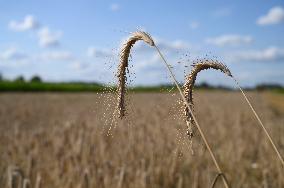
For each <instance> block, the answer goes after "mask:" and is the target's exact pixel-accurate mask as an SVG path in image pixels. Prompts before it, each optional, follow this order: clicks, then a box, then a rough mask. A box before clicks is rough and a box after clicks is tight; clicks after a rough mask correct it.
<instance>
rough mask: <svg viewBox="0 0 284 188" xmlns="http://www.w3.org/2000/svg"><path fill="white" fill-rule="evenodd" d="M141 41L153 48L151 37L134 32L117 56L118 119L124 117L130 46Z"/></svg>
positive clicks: (140, 32) (141, 32)
mask: <svg viewBox="0 0 284 188" xmlns="http://www.w3.org/2000/svg"><path fill="white" fill-rule="evenodd" d="M139 40H142V41H144V42H146V43H147V44H149V45H150V46H154V45H155V43H154V41H153V39H152V37H151V36H150V35H149V34H148V33H146V32H144V31H136V32H134V33H132V34H131V36H130V37H129V38H128V39H127V40H126V42H125V43H124V44H123V45H122V48H121V50H120V54H119V66H118V72H117V77H118V88H117V91H118V104H117V106H118V112H119V117H120V118H122V117H123V116H124V115H125V110H126V107H125V102H124V97H125V92H126V87H125V84H126V79H127V77H126V69H127V67H128V58H129V55H130V50H131V48H132V46H133V45H134V44H135V42H137V41H139Z"/></svg>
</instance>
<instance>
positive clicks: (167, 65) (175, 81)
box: [154, 45, 229, 188]
mask: <svg viewBox="0 0 284 188" xmlns="http://www.w3.org/2000/svg"><path fill="white" fill-rule="evenodd" d="M154 46H155V48H156V50H157V51H158V53H159V55H160V57H161V59H162V60H163V62H164V63H165V65H166V67H167V69H168V71H169V72H170V75H171V77H172V79H173V80H174V83H175V85H176V87H177V88H178V90H179V93H180V96H181V97H182V100H183V102H184V103H185V105H186V106H187V107H188V109H189V111H190V113H191V114H192V117H193V120H194V121H195V123H196V127H197V129H198V130H199V132H200V135H201V137H202V139H203V141H204V143H205V145H206V147H207V149H208V151H209V153H210V155H211V158H212V159H213V162H214V164H215V166H216V168H217V170H218V173H219V174H223V172H222V170H221V168H220V166H219V164H218V162H217V160H216V157H215V155H214V153H213V152H212V149H211V147H210V145H209V144H208V141H207V139H206V137H205V135H204V133H203V131H202V129H201V127H200V126H199V123H198V121H197V120H196V117H195V115H194V114H193V111H192V109H191V106H190V105H189V103H188V102H187V101H186V99H185V96H184V94H183V92H182V90H181V88H180V86H179V85H178V82H177V80H176V78H175V76H174V73H173V72H172V70H171V68H170V66H169V64H168V63H167V61H166V59H165V58H164V56H163V55H162V53H161V52H160V50H159V48H158V47H157V46H156V45H154ZM222 180H223V183H224V185H225V187H226V188H229V185H228V183H227V181H226V179H225V178H224V176H222Z"/></svg>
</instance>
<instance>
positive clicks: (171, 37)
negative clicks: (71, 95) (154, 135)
mask: <svg viewBox="0 0 284 188" xmlns="http://www.w3.org/2000/svg"><path fill="white" fill-rule="evenodd" d="M137 29H143V30H146V31H147V32H149V33H150V34H152V36H153V37H154V39H155V41H156V43H157V44H158V46H159V47H160V48H161V50H162V52H163V53H164V54H165V56H166V58H167V59H168V60H169V62H170V63H171V65H172V66H173V67H174V72H175V74H176V75H177V78H178V80H179V81H180V82H183V80H184V76H185V74H187V73H189V71H190V67H188V66H189V65H190V64H191V63H192V62H193V61H194V60H195V59H196V58H204V57H208V58H214V59H218V60H220V61H222V62H224V63H225V64H227V65H228V66H229V68H230V69H231V71H232V72H233V75H235V77H236V78H237V79H238V80H240V83H241V84H242V85H243V86H253V85H255V84H259V83H263V82H265V83H279V84H283V85H284V37H283V33H284V2H283V1H276V0H275V1H274V0H270V1H267V0H254V1H244V0H241V1H213V0H212V1H200V0H199V1H165V0H160V1H153V0H152V1H148V0H144V1H136V0H132V1H94V0H93V1H91V0H80V1H60V0H56V1H55V0H49V1H39V0H37V1H36V0H26V1H14V0H10V1H4V0H0V73H1V74H2V75H3V76H4V77H5V78H9V79H14V78H15V77H17V76H19V75H23V76H24V77H25V78H26V79H30V78H31V77H32V76H33V75H35V74H36V75H40V76H41V77H42V78H43V79H44V80H46V81H74V80H78V81H98V82H104V83H113V82H114V81H113V78H114V72H115V69H116V66H117V63H118V51H119V48H120V46H121V44H122V42H123V40H124V39H125V38H126V37H127V36H128V35H129V32H132V31H135V30H137ZM281 36H282V37H281ZM132 52H133V53H132V62H131V65H133V67H131V68H130V71H131V73H133V74H132V76H131V79H132V80H133V81H132V82H131V84H136V85H149V84H150V85H153V84H160V83H169V82H171V81H170V78H169V76H168V74H167V71H166V69H165V67H164V66H163V64H162V62H161V60H160V59H159V58H158V56H157V54H156V52H155V50H154V49H152V48H150V47H149V46H146V45H145V44H143V43H142V42H139V43H137V44H136V45H135V48H134V49H133V51H132ZM202 81H206V82H209V83H211V84H222V85H231V84H233V83H232V81H231V80H230V79H228V78H226V77H224V76H223V75H222V74H221V73H219V72H214V71H206V72H202V73H201V74H200V77H199V78H198V82H202Z"/></svg>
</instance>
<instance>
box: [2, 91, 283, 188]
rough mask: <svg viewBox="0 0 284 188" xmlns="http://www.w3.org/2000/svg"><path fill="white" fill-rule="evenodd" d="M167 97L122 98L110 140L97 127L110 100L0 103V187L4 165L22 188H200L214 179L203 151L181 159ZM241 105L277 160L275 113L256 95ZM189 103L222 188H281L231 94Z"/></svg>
mask: <svg viewBox="0 0 284 188" xmlns="http://www.w3.org/2000/svg"><path fill="white" fill-rule="evenodd" d="M174 94H175V95H172V94H130V95H129V97H131V103H129V104H128V107H129V109H130V110H131V112H132V113H129V115H128V116H127V118H126V119H125V121H123V122H120V123H119V124H118V126H117V128H116V129H113V131H114V132H113V135H114V137H107V136H106V131H107V129H108V123H107V122H105V121H106V120H108V119H110V118H111V117H110V116H111V114H109V113H108V112H109V109H113V108H114V107H115V103H110V101H109V98H115V97H116V96H115V95H110V94H107V95H103V96H100V95H95V94H8V93H7V94H0V103H1V106H0V153H1V155H0V157H1V160H0V187H1V188H2V187H3V188H6V187H8V179H9V178H8V168H9V166H16V167H18V169H20V170H21V171H22V172H23V175H24V177H23V178H25V179H28V180H30V183H31V185H32V187H35V184H41V187H60V188H73V187H74V188H78V187H82V188H83V187H87V185H88V187H99V188H100V187H104V188H105V187H108V188H112V187H114V188H117V187H118V186H121V187H123V188H124V187H125V188H132V187H139V188H140V187H147V188H148V187H149V188H153V187H156V188H157V187H163V188H170V187H180V188H181V187H182V188H183V187H209V186H210V185H211V184H212V182H213V180H214V177H215V176H216V174H217V173H218V172H217V171H216V170H215V168H214V164H213V163H212V161H211V157H210V156H209V154H208V152H207V151H206V150H205V147H204V145H202V144H201V143H200V144H199V145H196V146H195V148H194V150H195V154H194V155H191V153H190V152H188V144H187V143H188V141H187V138H186V135H184V132H185V131H186V130H185V127H184V123H183V121H182V120H183V116H182V115H181V114H182V111H181V108H180V107H181V106H180V105H178V104H176V101H177V100H178V98H179V97H178V95H177V94H176V93H174ZM249 97H250V98H252V103H253V104H254V105H255V107H256V108H257V109H259V114H260V116H261V117H263V121H264V122H265V123H266V124H267V126H268V128H269V132H271V135H272V136H273V138H274V139H275V141H276V143H277V144H278V145H279V146H280V151H281V152H282V153H283V152H284V137H283V132H284V127H283V126H282V125H283V123H284V116H283V113H281V111H279V110H278V108H274V107H273V105H271V103H270V100H268V99H267V95H266V94H265V93H263V94H260V93H249ZM269 97H270V98H271V97H273V96H272V95H269ZM277 99H279V100H280V101H282V100H284V96H282V97H281V98H280V96H277ZM195 102H196V103H197V104H198V108H196V109H195V114H196V116H197V118H198V119H199V121H200V124H201V125H202V128H203V129H204V130H205V134H206V135H207V137H208V139H209V140H210V144H211V145H212V148H213V149H214V152H215V154H216V156H217V157H218V159H219V160H220V161H221V165H222V167H223V169H224V172H225V173H226V175H227V178H228V180H229V182H230V184H231V185H232V187H242V188H259V187H263V186H264V185H267V186H268V187H279V188H281V187H284V179H283V176H284V173H283V168H282V167H281V166H280V165H279V163H278V161H277V158H276V156H275V155H274V153H273V151H272V150H271V148H270V145H269V143H267V141H266V139H265V137H264V134H263V132H262V131H261V129H260V128H259V127H258V126H257V122H256V121H255V119H254V117H253V116H252V115H251V111H250V109H249V108H248V107H247V105H246V103H245V101H244V100H243V98H242V96H241V95H240V94H239V93H235V92H208V91H206V92H199V91H197V92H195ZM109 103H110V104H111V105H110V106H109V107H107V104H109ZM149 109H151V110H149ZM104 113H105V114H106V115H105V117H104ZM248 143H249V144H248ZM37 182H40V183H37ZM220 183H221V182H217V185H216V186H215V187H219V186H220V187H221V186H222V185H221V184H220ZM39 187H40V186H38V188H39Z"/></svg>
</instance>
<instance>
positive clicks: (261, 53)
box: [227, 47, 284, 62]
mask: <svg viewBox="0 0 284 188" xmlns="http://www.w3.org/2000/svg"><path fill="white" fill-rule="evenodd" d="M227 58H228V59H230V61H233V62H240V61H255V62H276V61H284V48H277V47H268V48H266V49H262V50H250V51H241V52H235V53H232V54H230V55H229V56H228V57H227Z"/></svg>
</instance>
